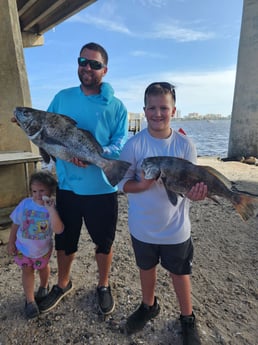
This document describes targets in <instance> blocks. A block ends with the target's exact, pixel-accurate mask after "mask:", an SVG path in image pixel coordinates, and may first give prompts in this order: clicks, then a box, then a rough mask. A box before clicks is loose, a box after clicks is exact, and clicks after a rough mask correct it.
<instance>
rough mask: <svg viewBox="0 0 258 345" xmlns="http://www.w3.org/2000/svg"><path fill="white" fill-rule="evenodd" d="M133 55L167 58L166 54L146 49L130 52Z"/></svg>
mask: <svg viewBox="0 0 258 345" xmlns="http://www.w3.org/2000/svg"><path fill="white" fill-rule="evenodd" d="M130 55H131V56H135V57H148V58H153V59H157V58H158V59H165V58H167V56H166V55H164V54H159V53H152V52H151V53H150V52H148V51H146V50H134V51H131V52H130Z"/></svg>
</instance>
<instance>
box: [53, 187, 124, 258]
mask: <svg viewBox="0 0 258 345" xmlns="http://www.w3.org/2000/svg"><path fill="white" fill-rule="evenodd" d="M56 207H57V210H58V212H59V215H60V217H61V219H62V221H63V223H64V231H63V233H62V234H59V235H55V249H56V250H64V251H65V253H66V255H70V254H72V253H75V252H76V251H77V250H78V242H79V238H80V234H81V227H82V223H83V220H84V222H85V225H86V228H87V230H88V233H89V235H90V237H91V239H92V241H93V242H94V243H95V244H96V247H97V249H96V253H103V254H108V253H109V252H110V249H111V246H112V244H113V241H114V239H115V231H116V224H117V215H118V201H117V193H116V192H115V193H111V194H100V195H78V194H75V193H73V192H70V191H67V190H59V189H57V193H56Z"/></svg>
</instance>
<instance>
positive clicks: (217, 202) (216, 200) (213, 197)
mask: <svg viewBox="0 0 258 345" xmlns="http://www.w3.org/2000/svg"><path fill="white" fill-rule="evenodd" d="M208 198H209V199H211V200H212V201H214V202H216V204H219V205H220V201H219V200H218V199H217V198H216V196H215V195H209V196H208Z"/></svg>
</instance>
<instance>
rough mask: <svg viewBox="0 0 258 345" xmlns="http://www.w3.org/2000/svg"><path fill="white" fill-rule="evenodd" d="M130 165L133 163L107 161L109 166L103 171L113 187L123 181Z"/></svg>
mask: <svg viewBox="0 0 258 345" xmlns="http://www.w3.org/2000/svg"><path fill="white" fill-rule="evenodd" d="M130 165H131V163H128V162H125V161H121V160H115V159H109V160H107V164H105V166H104V167H103V171H104V173H105V175H106V177H107V179H108V182H109V183H110V184H111V186H113V187H114V186H116V185H117V184H118V182H120V181H121V180H122V178H123V177H124V175H125V173H126V172H127V170H128V168H129V167H130Z"/></svg>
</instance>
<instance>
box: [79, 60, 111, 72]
mask: <svg viewBox="0 0 258 345" xmlns="http://www.w3.org/2000/svg"><path fill="white" fill-rule="evenodd" d="M88 64H89V65H90V68H91V69H95V70H98V69H101V68H104V67H106V65H105V64H104V63H102V62H99V61H97V60H88V59H86V58H84V57H78V65H79V66H81V67H85V66H87V65H88Z"/></svg>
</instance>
